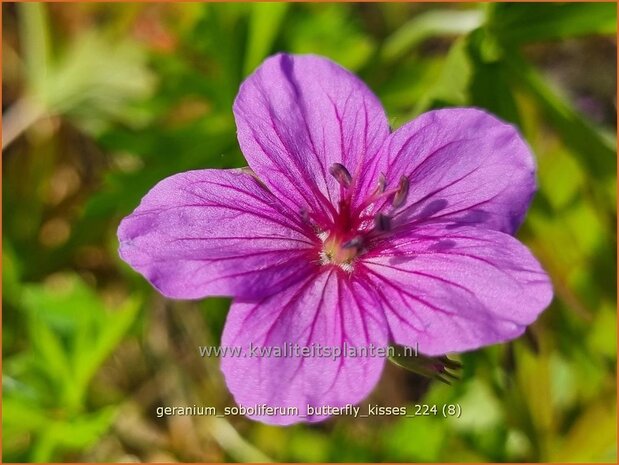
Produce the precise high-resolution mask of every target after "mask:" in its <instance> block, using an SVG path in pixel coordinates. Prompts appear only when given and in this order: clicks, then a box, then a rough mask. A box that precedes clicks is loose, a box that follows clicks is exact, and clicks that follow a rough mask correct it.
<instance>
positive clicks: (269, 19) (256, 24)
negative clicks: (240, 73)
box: [243, 2, 288, 75]
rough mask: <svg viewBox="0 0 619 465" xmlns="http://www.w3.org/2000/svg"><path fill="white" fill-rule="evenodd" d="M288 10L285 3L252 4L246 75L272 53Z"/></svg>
mask: <svg viewBox="0 0 619 465" xmlns="http://www.w3.org/2000/svg"><path fill="white" fill-rule="evenodd" d="M287 10H288V3H285V2H281V3H280V2H277V3H253V4H252V9H251V14H250V17H249V37H248V39H247V52H246V55H245V65H244V67H243V69H244V72H245V75H247V74H249V73H251V72H252V71H253V70H254V69H255V68H256V67H257V66H258V65H259V64H260V63H261V62H262V60H264V58H265V57H266V56H267V55H268V54H269V52H270V51H271V48H272V47H273V42H274V41H275V39H276V37H277V33H278V31H279V29H280V26H281V23H282V21H283V20H284V17H285V16H286V11H287Z"/></svg>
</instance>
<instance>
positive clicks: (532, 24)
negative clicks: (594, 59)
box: [487, 2, 617, 45]
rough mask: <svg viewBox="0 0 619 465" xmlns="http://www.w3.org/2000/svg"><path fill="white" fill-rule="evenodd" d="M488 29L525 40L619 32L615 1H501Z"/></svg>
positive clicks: (511, 40) (507, 40) (507, 39)
mask: <svg viewBox="0 0 619 465" xmlns="http://www.w3.org/2000/svg"><path fill="white" fill-rule="evenodd" d="M487 27H488V29H489V30H490V31H491V33H492V34H494V35H496V36H497V37H498V38H499V39H500V40H501V41H502V42H504V43H507V44H512V45H513V44H524V43H528V42H537V41H544V40H557V39H565V38H569V37H577V36H584V35H591V34H612V35H615V34H616V32H617V6H616V4H615V3H614V2H607V3H603V2H591V3H589V2H587V3H584V2H574V3H561V4H558V3H537V2H535V3H501V4H496V5H494V9H492V10H491V14H490V15H489V20H488V23H487Z"/></svg>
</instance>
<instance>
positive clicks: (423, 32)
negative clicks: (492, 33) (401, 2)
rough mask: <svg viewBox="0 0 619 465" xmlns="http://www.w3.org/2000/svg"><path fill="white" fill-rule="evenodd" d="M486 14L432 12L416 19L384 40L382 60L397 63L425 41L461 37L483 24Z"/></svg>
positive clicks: (476, 10)
mask: <svg viewBox="0 0 619 465" xmlns="http://www.w3.org/2000/svg"><path fill="white" fill-rule="evenodd" d="M482 19H483V13H482V11H481V10H479V9H475V10H462V11H459V10H430V11H427V12H425V13H421V14H419V15H417V16H415V17H414V18H413V19H411V20H410V21H408V22H407V23H405V24H404V25H403V26H401V27H400V28H399V29H398V30H397V31H395V32H394V33H393V34H392V35H390V36H389V37H387V39H386V40H385V43H384V46H383V50H382V58H383V59H384V60H385V61H395V60H397V59H398V58H400V57H401V56H403V55H404V54H405V53H407V52H408V51H409V50H411V49H413V48H414V47H415V46H417V45H419V44H420V43H421V42H423V41H424V40H426V39H428V38H430V37H435V36H459V35H462V34H466V33H468V32H470V31H472V30H474V29H476V28H477V27H479V26H480V25H481V23H482Z"/></svg>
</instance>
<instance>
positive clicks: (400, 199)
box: [391, 176, 408, 208]
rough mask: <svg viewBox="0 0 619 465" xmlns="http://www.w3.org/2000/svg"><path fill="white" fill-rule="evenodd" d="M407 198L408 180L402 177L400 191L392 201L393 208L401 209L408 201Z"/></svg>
mask: <svg viewBox="0 0 619 465" xmlns="http://www.w3.org/2000/svg"><path fill="white" fill-rule="evenodd" d="M406 197H408V178H407V177H406V176H402V177H401V178H400V183H399V185H398V190H397V192H396V193H395V195H394V196H393V200H392V201H391V205H392V206H393V208H398V207H401V206H402V205H403V204H404V202H405V201H406Z"/></svg>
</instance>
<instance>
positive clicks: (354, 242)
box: [342, 236, 363, 249]
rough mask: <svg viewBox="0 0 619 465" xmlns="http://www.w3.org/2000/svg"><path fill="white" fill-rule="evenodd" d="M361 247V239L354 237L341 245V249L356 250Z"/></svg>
mask: <svg viewBox="0 0 619 465" xmlns="http://www.w3.org/2000/svg"><path fill="white" fill-rule="evenodd" d="M362 245H363V238H362V237H361V236H355V237H353V238H352V239H351V240H349V241H346V242H344V243H343V244H342V249H358V248H359V247H361V246H362Z"/></svg>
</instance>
